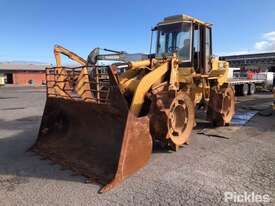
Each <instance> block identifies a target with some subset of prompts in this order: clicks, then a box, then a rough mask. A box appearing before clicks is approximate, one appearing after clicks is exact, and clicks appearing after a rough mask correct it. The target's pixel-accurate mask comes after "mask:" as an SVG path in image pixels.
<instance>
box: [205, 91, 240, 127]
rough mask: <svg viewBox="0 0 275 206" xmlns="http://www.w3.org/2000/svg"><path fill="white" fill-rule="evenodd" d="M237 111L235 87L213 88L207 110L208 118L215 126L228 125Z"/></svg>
mask: <svg viewBox="0 0 275 206" xmlns="http://www.w3.org/2000/svg"><path fill="white" fill-rule="evenodd" d="M234 113H235V95H234V89H233V87H230V86H229V87H226V86H224V87H222V88H221V89H217V88H212V89H211V96H210V101H209V105H208V110H207V119H208V120H209V121H211V122H212V124H213V125H214V126H225V125H228V124H229V123H230V121H231V119H232V117H233V115H234Z"/></svg>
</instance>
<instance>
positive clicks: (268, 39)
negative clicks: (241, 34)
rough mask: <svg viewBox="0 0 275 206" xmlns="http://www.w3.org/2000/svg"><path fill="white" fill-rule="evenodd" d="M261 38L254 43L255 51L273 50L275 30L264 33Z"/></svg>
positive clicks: (274, 46) (274, 48) (274, 49)
mask: <svg viewBox="0 0 275 206" xmlns="http://www.w3.org/2000/svg"><path fill="white" fill-rule="evenodd" d="M262 39H263V40H262V41H258V42H256V43H255V46H254V48H255V49H256V51H257V52H271V51H275V31H272V32H267V33H264V34H263V35H262Z"/></svg>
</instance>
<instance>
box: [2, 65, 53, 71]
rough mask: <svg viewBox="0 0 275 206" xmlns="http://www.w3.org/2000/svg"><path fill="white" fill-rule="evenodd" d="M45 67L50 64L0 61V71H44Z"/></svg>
mask: <svg viewBox="0 0 275 206" xmlns="http://www.w3.org/2000/svg"><path fill="white" fill-rule="evenodd" d="M46 67H50V65H46V64H13V63H0V71H44V70H45V68H46Z"/></svg>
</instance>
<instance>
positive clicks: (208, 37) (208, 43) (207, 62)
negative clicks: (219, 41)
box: [204, 27, 212, 72]
mask: <svg viewBox="0 0 275 206" xmlns="http://www.w3.org/2000/svg"><path fill="white" fill-rule="evenodd" d="M204 48H205V58H204V67H205V71H206V72H208V71H209V69H210V58H211V55H212V47H211V29H210V28H208V27H206V28H205V40H204Z"/></svg>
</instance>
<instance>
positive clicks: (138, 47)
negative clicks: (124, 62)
mask: <svg viewBox="0 0 275 206" xmlns="http://www.w3.org/2000/svg"><path fill="white" fill-rule="evenodd" d="M181 13H184V14H188V15H191V16H194V17H197V18H200V19H202V20H205V21H207V22H211V23H213V24H214V30H213V43H214V45H213V47H214V52H215V54H232V53H246V52H263V51H271V50H275V1H274V0H230V1H229V0H228V1H223V0H128V1H127V0H108V1H106V0H105V1H104V0H101V1H100V0H95V1H93V0H86V1H84V0H77V1H75V0H74V1H69V0H24V1H23V0H0V23H1V24H0V27H1V30H0V61H10V60H29V61H42V62H47V63H54V57H53V52H52V48H53V45H54V44H60V45H63V46H64V47H66V48H68V49H71V50H72V51H74V52H75V53H78V54H80V55H81V56H82V57H84V58H86V56H87V55H88V53H89V52H90V51H91V49H92V48H94V47H98V46H99V47H103V48H111V49H116V50H124V51H128V52H148V50H149V43H150V28H151V27H152V26H154V25H155V24H156V23H157V22H159V21H160V20H162V19H163V17H165V16H169V15H175V14H181Z"/></svg>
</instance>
